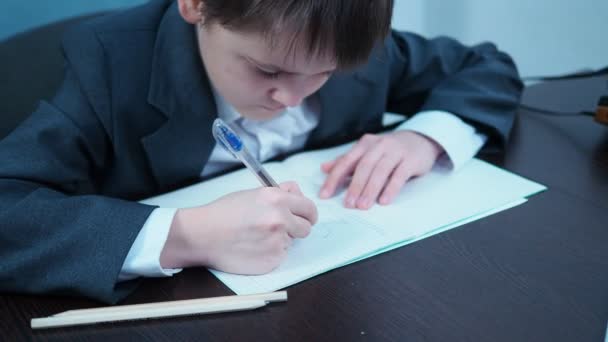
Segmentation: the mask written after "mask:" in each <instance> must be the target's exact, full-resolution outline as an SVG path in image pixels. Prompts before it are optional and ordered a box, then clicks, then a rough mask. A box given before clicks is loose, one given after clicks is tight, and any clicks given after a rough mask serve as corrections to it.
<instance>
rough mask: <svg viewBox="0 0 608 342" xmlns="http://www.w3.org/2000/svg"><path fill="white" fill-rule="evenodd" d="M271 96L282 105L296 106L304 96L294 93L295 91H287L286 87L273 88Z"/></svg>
mask: <svg viewBox="0 0 608 342" xmlns="http://www.w3.org/2000/svg"><path fill="white" fill-rule="evenodd" d="M271 98H272V99H273V100H274V101H276V102H278V103H280V104H282V105H283V106H286V107H296V106H299V105H300V104H301V103H302V99H304V96H302V95H300V94H296V93H295V92H291V91H288V90H286V89H283V90H281V89H275V90H274V91H273V92H272V94H271Z"/></svg>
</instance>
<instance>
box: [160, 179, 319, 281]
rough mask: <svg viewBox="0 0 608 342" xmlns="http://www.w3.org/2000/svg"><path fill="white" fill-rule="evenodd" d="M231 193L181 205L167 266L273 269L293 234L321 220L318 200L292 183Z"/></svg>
mask: <svg viewBox="0 0 608 342" xmlns="http://www.w3.org/2000/svg"><path fill="white" fill-rule="evenodd" d="M280 187H281V188H280V189H279V188H273V187H262V188H258V189H252V190H245V191H239V192H234V193H230V194H228V195H225V196H223V197H221V198H219V199H217V200H216V201H214V202H212V203H209V204H207V205H205V206H201V207H194V208H186V209H180V210H178V211H177V213H176V214H175V217H174V219H173V223H172V225H171V229H170V231H169V237H168V238H167V242H166V243H165V247H164V248H163V252H162V253H161V265H162V266H163V267H164V268H176V267H187V266H207V267H210V268H213V269H216V270H219V271H224V272H229V273H237V274H263V273H267V272H270V271H271V270H273V269H274V268H276V267H277V266H279V264H280V263H281V261H282V260H283V259H284V258H285V256H286V255H287V248H288V247H289V246H290V245H291V243H292V240H293V239H294V238H305V237H306V236H308V234H310V230H311V228H312V226H313V225H314V224H315V223H316V222H317V208H316V206H315V204H314V203H313V202H312V201H311V200H310V199H308V198H306V197H304V196H303V195H302V192H301V191H300V189H299V188H298V186H297V185H296V184H295V183H293V182H287V183H283V184H281V186H280Z"/></svg>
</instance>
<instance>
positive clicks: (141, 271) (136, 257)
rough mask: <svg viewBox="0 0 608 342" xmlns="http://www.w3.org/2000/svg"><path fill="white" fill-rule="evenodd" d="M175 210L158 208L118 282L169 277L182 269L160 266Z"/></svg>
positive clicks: (122, 270) (137, 241)
mask: <svg viewBox="0 0 608 342" xmlns="http://www.w3.org/2000/svg"><path fill="white" fill-rule="evenodd" d="M176 211H177V209H175V208H156V209H154V210H153V211H152V213H151V214H150V216H149V217H148V220H146V222H145V223H144V226H143V227H142V228H141V230H140V231H139V234H138V235H137V238H136V239H135V242H133V245H132V246H131V249H130V250H129V254H127V258H126V259H125V262H124V263H123V265H122V269H121V270H120V274H119V276H118V281H125V280H130V279H133V278H137V277H140V276H143V277H169V276H172V275H173V274H175V273H177V272H180V271H181V268H175V269H165V268H162V267H161V265H160V253H161V252H162V250H163V247H164V246H165V242H166V241H167V236H168V235H169V229H170V228H171V223H172V222H173V216H175V212H176Z"/></svg>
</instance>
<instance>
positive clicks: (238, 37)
mask: <svg viewBox="0 0 608 342" xmlns="http://www.w3.org/2000/svg"><path fill="white" fill-rule="evenodd" d="M226 31H228V30H226ZM228 32H229V33H228V34H229V35H232V36H233V37H232V44H233V46H232V47H231V48H232V49H233V50H234V51H236V52H237V53H238V54H239V55H241V56H243V57H245V58H249V59H251V60H252V61H253V62H255V63H258V64H264V65H270V66H273V67H278V68H280V69H281V70H284V71H288V72H293V73H303V74H316V73H320V72H326V71H331V70H333V69H335V68H336V63H335V61H334V59H333V57H332V55H333V54H332V53H329V52H328V53H315V52H313V53H310V51H309V48H308V45H307V42H306V40H305V39H304V38H303V37H298V36H297V35H294V34H292V33H290V32H289V31H285V32H283V33H279V34H274V35H264V34H261V33H257V32H235V31H228Z"/></svg>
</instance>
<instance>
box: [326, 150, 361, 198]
mask: <svg viewBox="0 0 608 342" xmlns="http://www.w3.org/2000/svg"><path fill="white" fill-rule="evenodd" d="M365 150H366V148H365V147H363V144H357V145H355V147H353V149H352V150H350V151H349V152H348V153H346V154H345V155H343V156H342V157H341V158H340V159H338V160H337V161H336V164H335V165H334V166H333V168H332V170H331V171H330V172H329V174H328V175H327V178H326V179H325V182H324V183H323V186H322V187H321V191H320V192H319V197H321V198H329V197H331V196H333V195H334V193H335V192H336V189H337V188H338V186H339V185H340V184H342V182H344V180H345V178H346V177H347V176H349V175H350V174H352V172H353V170H354V168H355V166H356V165H357V162H358V161H359V159H360V158H361V156H363V154H364V152H365Z"/></svg>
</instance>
